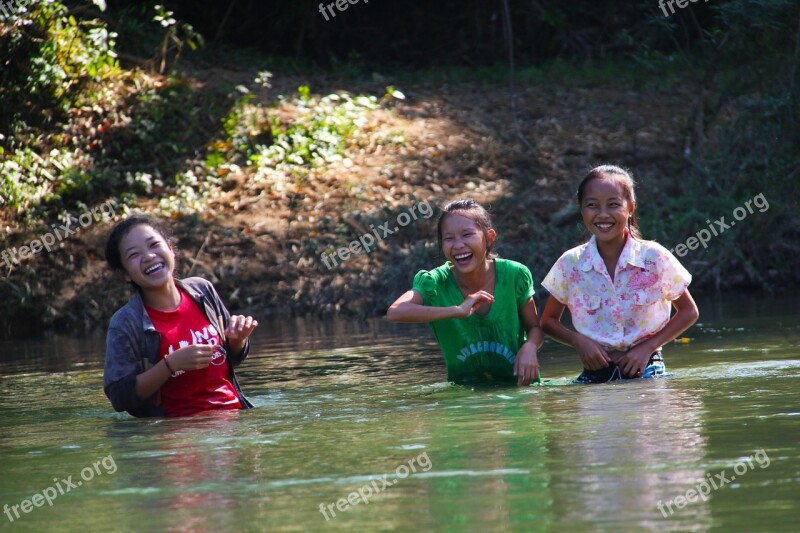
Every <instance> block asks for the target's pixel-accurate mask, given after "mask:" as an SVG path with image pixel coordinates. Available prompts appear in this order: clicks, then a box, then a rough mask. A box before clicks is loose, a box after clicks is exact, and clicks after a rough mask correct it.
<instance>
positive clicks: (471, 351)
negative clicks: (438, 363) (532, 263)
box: [412, 258, 538, 382]
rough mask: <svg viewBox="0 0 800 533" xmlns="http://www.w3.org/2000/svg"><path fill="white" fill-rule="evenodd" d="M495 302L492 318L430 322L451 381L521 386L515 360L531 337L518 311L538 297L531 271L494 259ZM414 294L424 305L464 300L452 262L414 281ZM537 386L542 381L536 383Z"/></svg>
mask: <svg viewBox="0 0 800 533" xmlns="http://www.w3.org/2000/svg"><path fill="white" fill-rule="evenodd" d="M494 262H495V263H494V264H495V287H494V302H493V303H492V307H491V308H490V310H489V313H488V314H487V315H486V316H484V317H481V316H478V315H477V314H476V313H473V314H472V315H471V316H469V317H467V318H463V319H462V318H448V319H446V320H437V321H435V322H431V327H432V328H433V333H434V334H435V335H436V340H437V341H438V342H439V347H440V348H441V349H442V353H443V354H444V362H445V364H446V365H447V379H448V380H450V381H457V382H464V381H509V382H510V381H516V379H517V378H516V377H515V376H514V358H515V357H516V356H517V352H518V351H519V349H520V348H521V347H522V344H523V343H524V342H525V341H526V340H527V337H528V334H527V332H526V331H525V328H524V326H523V325H522V322H521V320H520V315H519V310H520V308H521V307H522V306H523V305H524V304H525V302H527V301H528V298H530V297H531V296H533V293H534V291H533V278H532V277H531V272H530V270H528V267H526V266H525V265H522V264H520V263H517V262H515V261H509V260H508V259H499V258H498V259H495V260H494ZM412 288H413V289H414V290H415V291H417V292H418V293H420V294H421V295H422V300H423V303H424V304H425V305H429V306H432V307H450V306H453V305H461V303H462V302H463V301H464V295H463V294H461V290H460V289H459V288H458V285H457V284H456V280H455V278H454V277H453V271H452V270H451V268H450V264H449V263H445V264H444V265H442V266H440V267H438V268H435V269H433V270H431V271H426V270H421V271H419V272H418V273H417V275H416V276H414V285H413V287H412ZM537 381H538V380H537Z"/></svg>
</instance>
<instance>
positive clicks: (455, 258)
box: [442, 212, 496, 274]
mask: <svg viewBox="0 0 800 533" xmlns="http://www.w3.org/2000/svg"><path fill="white" fill-rule="evenodd" d="M495 236H496V234H495V231H494V230H493V229H489V230H488V231H486V232H484V231H483V230H481V228H480V227H479V226H478V224H477V223H476V222H475V220H473V219H472V218H470V217H468V216H464V215H461V214H459V213H457V212H456V213H450V214H448V215H447V216H446V217H445V219H444V220H443V221H442V252H443V253H444V256H445V257H446V258H447V260H448V261H450V262H451V263H453V265H454V266H455V267H456V268H457V269H458V270H459V271H461V272H462V273H465V274H466V273H468V272H472V271H473V270H475V269H476V268H478V267H479V266H480V265H481V262H482V261H484V260H485V259H486V255H487V254H486V250H487V247H488V246H489V245H490V244H493V243H494V239H495Z"/></svg>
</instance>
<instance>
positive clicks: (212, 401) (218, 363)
mask: <svg viewBox="0 0 800 533" xmlns="http://www.w3.org/2000/svg"><path fill="white" fill-rule="evenodd" d="M178 291H179V292H180V294H181V303H180V304H179V305H178V308H177V309H174V310H172V311H163V310H160V309H155V308H153V307H150V306H148V305H145V306H144V308H145V310H146V311H147V315H148V316H149V317H150V320H151V321H152V322H153V326H155V328H156V331H158V332H159V333H160V334H161V343H160V344H159V350H158V353H159V355H158V360H159V361H160V360H162V359H163V358H164V357H166V356H167V355H169V354H171V353H172V352H174V351H175V350H178V349H180V348H182V347H184V346H189V345H192V344H210V345H213V346H218V347H219V348H217V350H215V351H214V355H213V356H212V357H211V363H210V364H209V365H208V366H207V367H205V368H199V369H197V370H192V371H188V372H187V371H184V370H178V371H176V372H173V373H172V377H170V379H168V380H167V382H166V383H164V385H163V386H162V387H161V390H160V391H159V392H160V394H161V403H162V404H163V406H164V414H166V415H167V416H188V415H193V414H196V413H200V412H202V411H209V410H220V409H241V408H242V404H241V402H240V401H239V397H238V395H237V394H236V388H235V387H234V386H233V383H231V381H230V379H229V378H228V376H229V374H230V369H229V368H228V367H229V366H230V362H229V361H228V357H227V352H226V351H225V348H223V347H222V346H220V344H221V343H220V335H219V332H218V331H217V328H216V327H215V326H214V325H213V324H212V323H211V322H210V321H209V320H208V318H207V317H206V316H205V315H204V314H203V311H202V309H201V308H200V306H199V305H197V304H196V303H195V302H194V300H192V298H191V297H190V296H189V295H188V294H187V293H186V291H184V290H183V289H178Z"/></svg>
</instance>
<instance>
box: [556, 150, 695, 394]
mask: <svg viewBox="0 0 800 533" xmlns="http://www.w3.org/2000/svg"><path fill="white" fill-rule="evenodd" d="M633 188H634V182H633V178H632V177H631V176H630V174H629V173H628V172H626V171H625V170H623V169H622V168H620V167H617V166H612V165H604V166H600V167H597V168H594V169H592V170H591V171H590V172H589V174H588V175H587V176H586V177H585V178H584V179H583V181H582V182H581V183H580V185H579V186H578V204H579V206H580V209H581V216H582V218H583V223H584V224H585V225H586V229H587V230H588V231H589V233H590V234H591V239H590V240H589V242H587V243H585V244H583V245H581V246H578V247H576V248H573V249H571V250H568V251H566V252H565V253H564V254H563V255H562V256H561V257H560V258H559V259H558V261H557V262H556V264H555V265H553V268H552V269H550V272H549V273H548V274H547V276H546V277H545V279H544V281H543V282H542V285H543V286H544V287H545V288H546V289H547V290H548V291H549V292H550V297H549V299H548V301H547V305H546V306H545V309H544V311H543V313H542V317H541V326H542V329H543V330H544V332H545V333H547V334H548V335H550V336H551V337H553V338H554V339H556V340H558V341H560V342H562V343H564V344H568V345H570V346H572V347H573V348H575V349H576V350H577V351H578V353H579V354H580V357H581V361H582V362H583V367H584V370H583V373H582V374H581V375H580V376H579V377H578V380H577V381H578V383H601V382H606V381H612V380H614V379H629V378H642V377H655V376H660V375H663V374H664V372H665V367H664V362H663V359H662V357H661V347H662V346H663V345H664V344H666V343H667V342H669V341H671V340H674V339H675V338H677V337H678V336H679V335H680V334H681V333H683V332H684V331H686V329H688V328H689V326H691V325H692V324H694V323H695V321H697V318H698V316H699V314H698V311H697V306H696V305H695V303H694V300H693V299H692V296H691V294H689V290H688V289H687V287H688V286H689V283H690V282H691V279H692V277H691V275H690V274H689V273H688V272H687V271H686V269H685V268H683V266H682V265H681V264H680V263H679V262H678V260H677V259H675V257H674V256H673V255H672V254H671V253H670V252H669V251H668V250H667V249H666V248H664V247H663V246H661V245H660V244H658V243H656V242H654V241H646V240H643V239H642V236H641V234H640V233H639V228H638V226H637V224H636V216H635V211H636V197H635V195H634V190H633ZM565 307H568V308H569V312H570V314H571V316H572V323H573V325H574V327H575V329H576V330H577V331H573V330H571V329H568V328H567V327H565V326H564V325H563V324H562V323H561V315H562V314H563V312H564V308H565ZM670 307H674V308H675V311H676V312H675V314H673V315H672V317H670Z"/></svg>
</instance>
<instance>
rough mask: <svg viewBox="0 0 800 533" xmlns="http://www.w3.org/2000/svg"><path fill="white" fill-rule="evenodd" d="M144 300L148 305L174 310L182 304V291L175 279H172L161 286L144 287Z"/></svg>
mask: <svg viewBox="0 0 800 533" xmlns="http://www.w3.org/2000/svg"><path fill="white" fill-rule="evenodd" d="M142 301H143V302H144V304H145V305H146V306H148V307H152V308H154V309H158V310H159V311H174V310H175V309H177V308H178V307H179V306H180V305H181V293H180V291H179V290H178V286H177V285H175V280H173V279H170V280H169V281H168V282H167V283H165V284H164V285H162V286H161V287H153V288H152V289H142Z"/></svg>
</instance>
